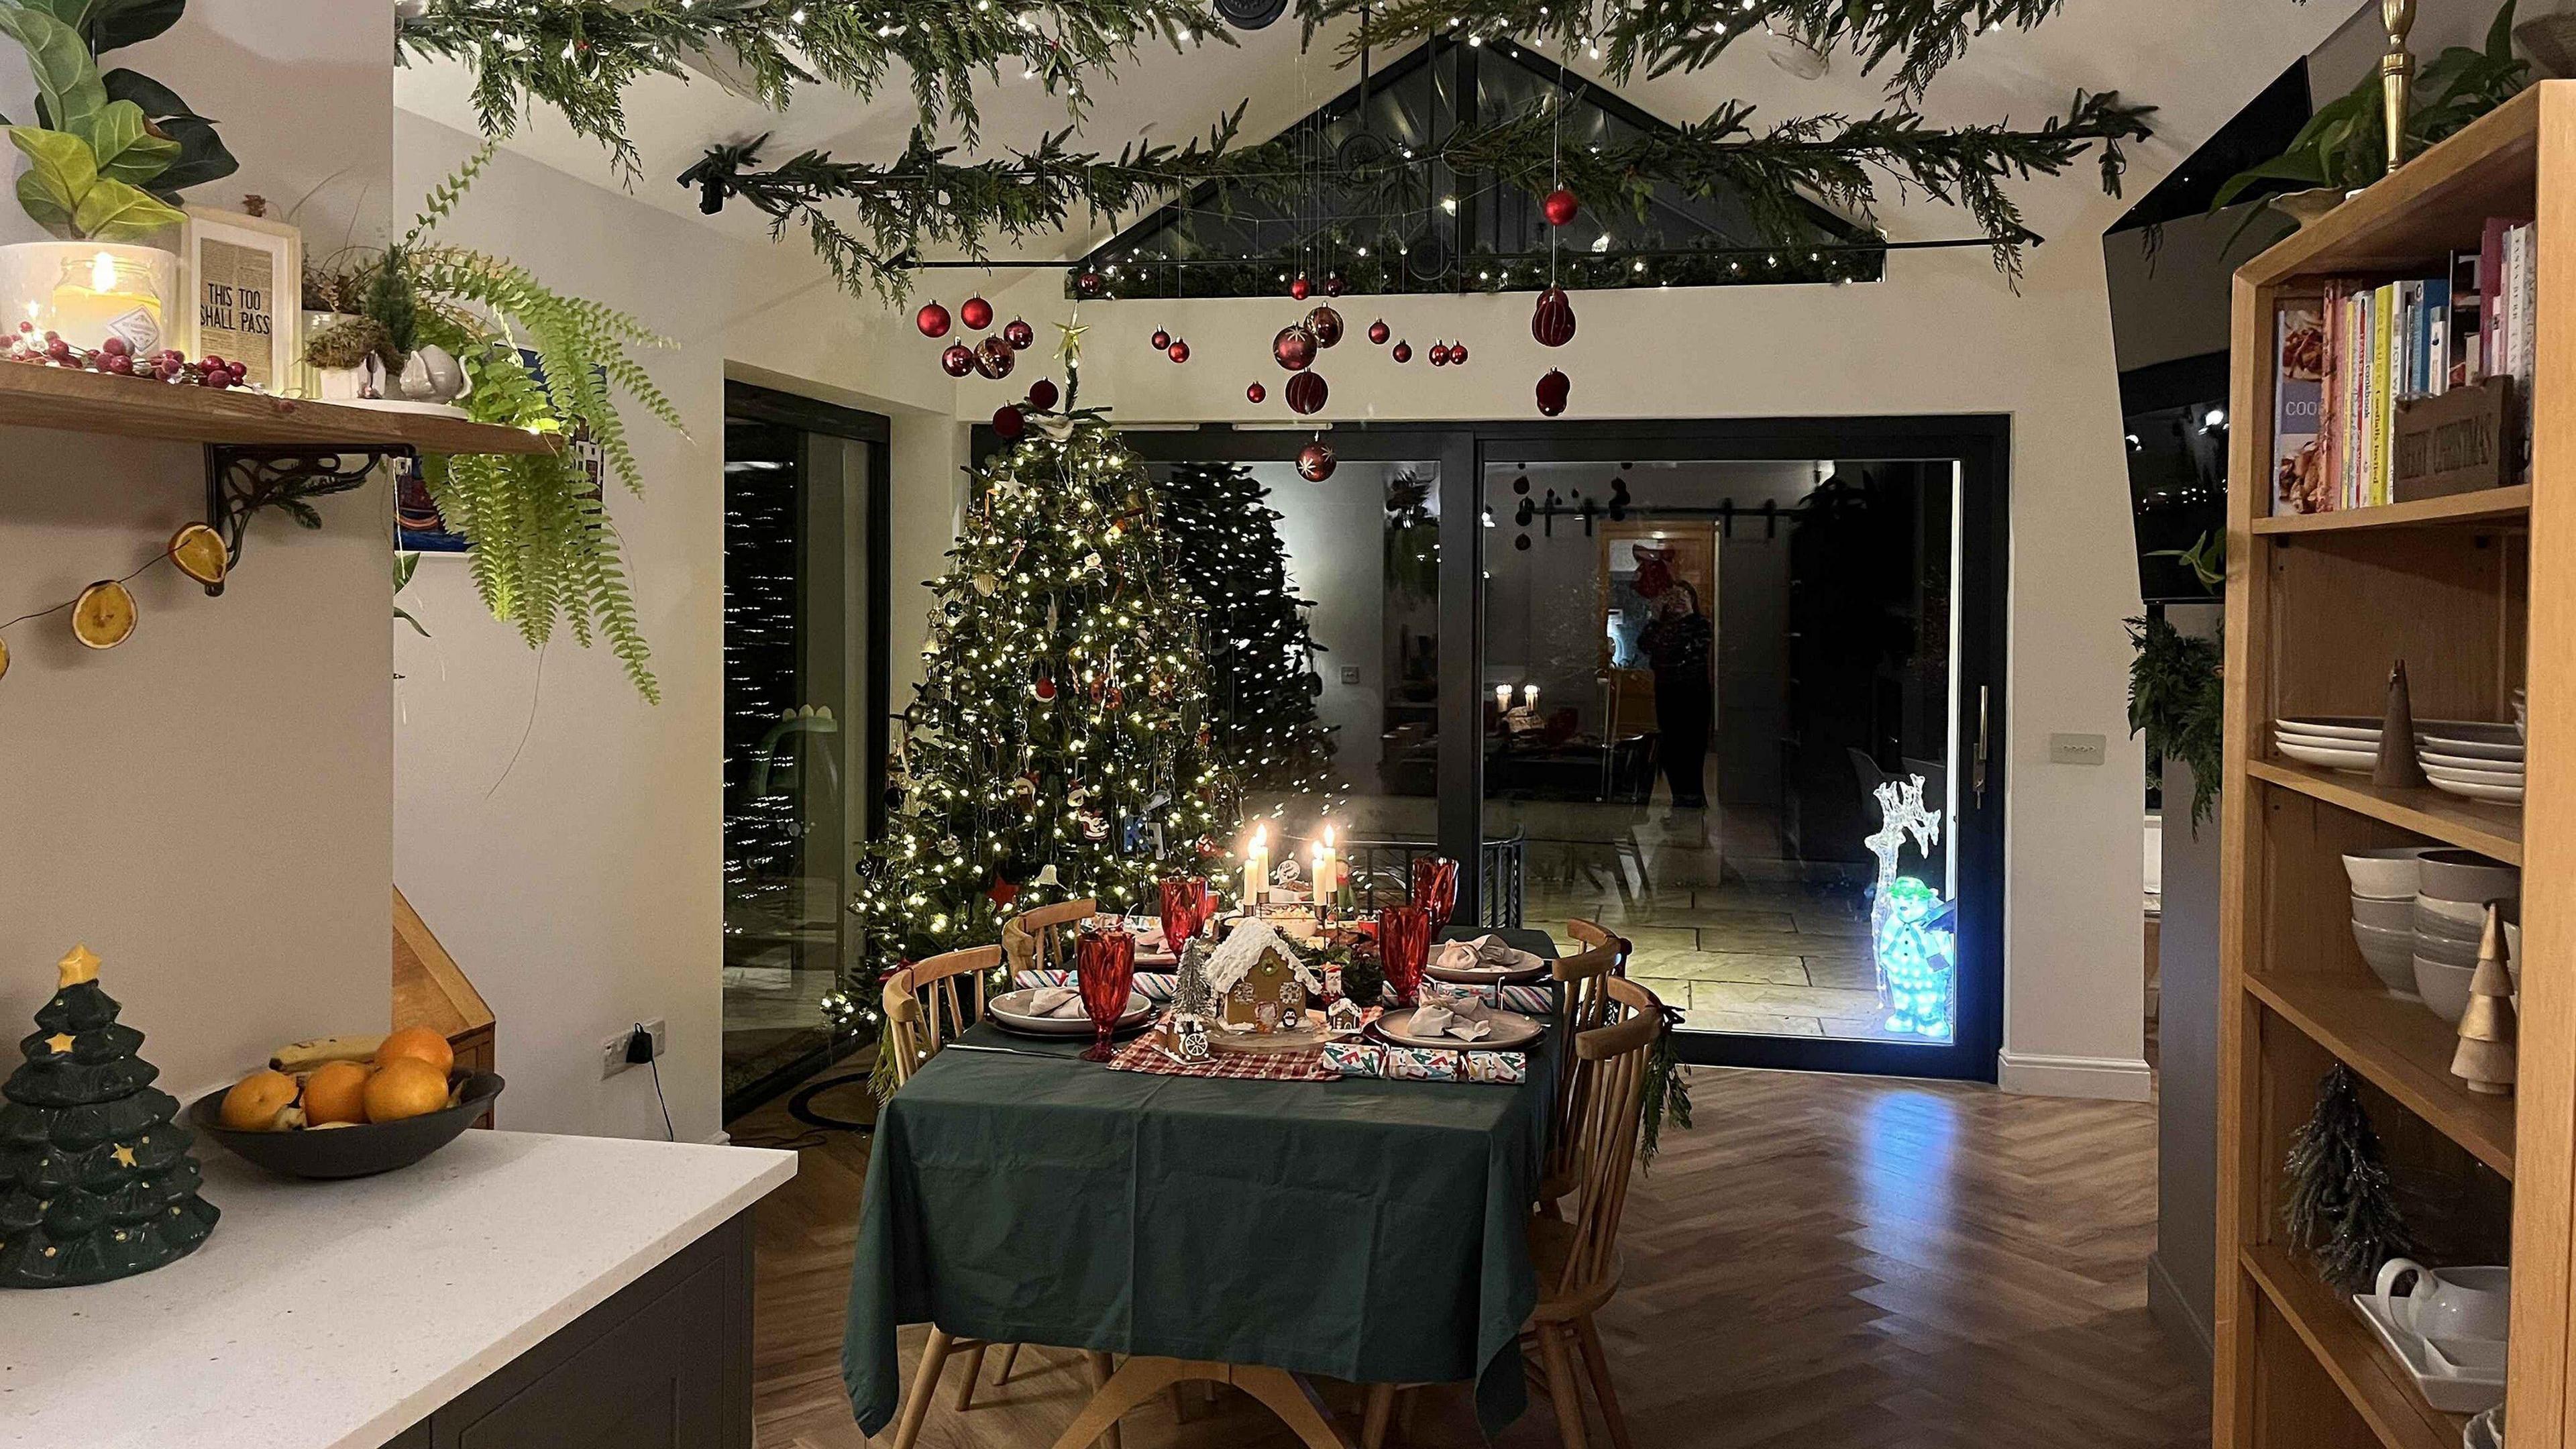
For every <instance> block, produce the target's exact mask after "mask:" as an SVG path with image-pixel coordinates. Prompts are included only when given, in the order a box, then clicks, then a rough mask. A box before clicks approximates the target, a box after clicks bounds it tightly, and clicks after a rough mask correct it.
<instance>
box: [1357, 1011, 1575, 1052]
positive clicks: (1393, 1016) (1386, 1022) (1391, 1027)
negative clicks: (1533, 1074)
mask: <svg viewBox="0 0 2576 1449" xmlns="http://www.w3.org/2000/svg"><path fill="white" fill-rule="evenodd" d="M1419 1010H1421V1008H1420V1007H1411V1006H1407V1007H1398V1008H1396V1009H1395V1010H1393V1011H1390V1012H1388V1013H1386V1014H1385V1015H1384V1016H1381V1017H1379V1018H1378V1019H1377V1020H1376V1021H1374V1022H1371V1023H1370V1024H1369V1030H1370V1031H1372V1032H1374V1033H1376V1034H1377V1037H1378V1039H1379V1040H1381V1041H1387V1042H1393V1043H1394V1044H1395V1045H1397V1046H1409V1047H1441V1048H1444V1049H1446V1050H1449V1051H1461V1052H1477V1051H1483V1052H1502V1051H1517V1050H1519V1049H1520V1048H1522V1047H1525V1046H1528V1045H1529V1044H1530V1043H1531V1042H1534V1041H1536V1040H1538V1039H1539V1036H1540V1034H1541V1033H1542V1032H1544V1031H1546V1030H1547V1028H1546V1027H1544V1026H1542V1025H1540V1024H1539V1023H1538V1022H1537V1021H1536V1020H1534V1019H1533V1018H1530V1017H1526V1016H1523V1015H1521V1014H1520V1013H1519V1012H1517V1011H1492V1012H1487V1013H1486V1014H1485V1019H1486V1020H1487V1021H1488V1022H1490V1023H1492V1025H1493V1028H1494V1032H1493V1035H1491V1036H1488V1037H1486V1038H1485V1039H1484V1040H1483V1041H1460V1040H1459V1039H1458V1038H1456V1037H1454V1036H1415V1035H1413V1034H1412V1033H1411V1032H1409V1031H1407V1030H1405V1028H1406V1027H1408V1026H1410V1025H1412V1023H1413V1013H1414V1012H1416V1011H1419Z"/></svg>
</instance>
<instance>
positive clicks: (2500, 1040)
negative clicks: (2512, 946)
mask: <svg viewBox="0 0 2576 1449" xmlns="http://www.w3.org/2000/svg"><path fill="white" fill-rule="evenodd" d="M2516 1027H2517V1023H2516V1021H2515V1018H2514V1013H2513V977H2512V975H2511V973H2509V972H2507V971H2506V970H2505V964H2504V917H2503V913H2502V911H2500V910H2499V909H2498V908H2497V907H2496V905H2495V904H2494V903H2493V902H2489V903H2488V905H2487V928H2486V933H2485V936H2484V938H2483V939H2482V940H2480V941H2479V943H2478V970H2477V974H2476V975H2474V976H2472V977H2470V978H2469V1009H2468V1010H2467V1011H2466V1012H2465V1013H2463V1014H2462V1015H2461V1017H2460V1049H2459V1050H2458V1051H2457V1052H2454V1053H2453V1054H2452V1056H2451V1075H2453V1076H2455V1077H2458V1078H2459V1079H2460V1080H2461V1081H2462V1082H2463V1083H2465V1084H2466V1085H2467V1087H2468V1089H2469V1090H2470V1091H2472V1092H2476V1093H2478V1094H2480V1095H2481V1096H2488V1097H2507V1096H2511V1095H2513V1068H2514V1036H2515V1031H2516Z"/></svg>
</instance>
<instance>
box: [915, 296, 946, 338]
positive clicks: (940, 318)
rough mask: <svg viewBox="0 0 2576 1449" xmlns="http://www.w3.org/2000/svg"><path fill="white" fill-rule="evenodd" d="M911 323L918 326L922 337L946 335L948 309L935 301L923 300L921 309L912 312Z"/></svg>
mask: <svg viewBox="0 0 2576 1449" xmlns="http://www.w3.org/2000/svg"><path fill="white" fill-rule="evenodd" d="M912 325H913V326H915V327H918V328H920V329H921V335H922V336H924V337H945V336H947V335H948V309H947V308H945V307H942V306H940V305H939V304H938V303H936V302H924V303H922V304H921V310H920V311H918V312H915V313H913V314H912Z"/></svg>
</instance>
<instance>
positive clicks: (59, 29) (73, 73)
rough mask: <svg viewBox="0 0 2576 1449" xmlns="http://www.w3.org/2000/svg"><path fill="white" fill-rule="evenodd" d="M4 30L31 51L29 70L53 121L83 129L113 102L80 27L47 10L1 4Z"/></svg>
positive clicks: (38, 96)
mask: <svg viewBox="0 0 2576 1449" xmlns="http://www.w3.org/2000/svg"><path fill="white" fill-rule="evenodd" d="M0 34H5V35H7V36H8V37H9V38H10V39H12V40H15V41H17V42H18V46H19V48H20V49H22V50H24V51H26V52H27V69H28V71H29V73H30V74H32V75H34V76H35V78H36V102H37V105H38V107H39V108H40V109H41V110H42V111H43V113H44V116H45V119H46V120H47V121H48V122H49V123H51V124H53V125H55V126H59V127H61V128H62V129H64V130H66V131H72V130H77V129H78V128H79V127H80V126H82V125H83V124H85V123H87V122H88V120H89V119H90V118H91V117H92V116H95V115H97V114H98V112H99V111H100V109H101V108H103V107H105V106H106V105H107V87H106V86H105V85H103V84H102V83H101V82H100V81H99V78H98V62H96V61H94V60H92V59H91V58H90V53H89V46H88V45H87V44H85V43H84V42H83V41H82V40H81V37H80V32H79V31H77V30H74V29H73V28H72V27H70V26H68V25H65V24H64V23H63V22H62V21H60V20H58V19H56V18H54V16H53V15H51V14H49V13H48V12H46V11H43V10H26V9H20V8H18V7H16V6H10V5H0Z"/></svg>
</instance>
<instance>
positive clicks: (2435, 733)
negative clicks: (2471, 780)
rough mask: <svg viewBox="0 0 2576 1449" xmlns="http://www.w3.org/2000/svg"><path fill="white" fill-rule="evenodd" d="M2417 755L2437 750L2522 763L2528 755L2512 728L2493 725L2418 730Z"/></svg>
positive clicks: (2471, 756) (2475, 758) (2443, 752)
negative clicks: (2473, 728) (2464, 728)
mask: <svg viewBox="0 0 2576 1449" xmlns="http://www.w3.org/2000/svg"><path fill="white" fill-rule="evenodd" d="M2415 748H2416V750H2417V752H2418V753H2424V752H2428V751H2437V752H2439V753H2441V754H2445V755H2460V756H2464V757H2466V758H2468V759H2472V760H2520V759H2522V758H2523V757H2524V755H2525V754H2526V753H2527V750H2526V749H2525V747H2524V745H2523V742H2522V738H2521V736H2519V735H2517V734H2516V733H2515V732H2514V728H2513V726H2511V725H2493V726H2489V727H2487V728H2484V729H2478V730H2433V729H2422V728H2419V729H2417V730H2416V731H2415Z"/></svg>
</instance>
